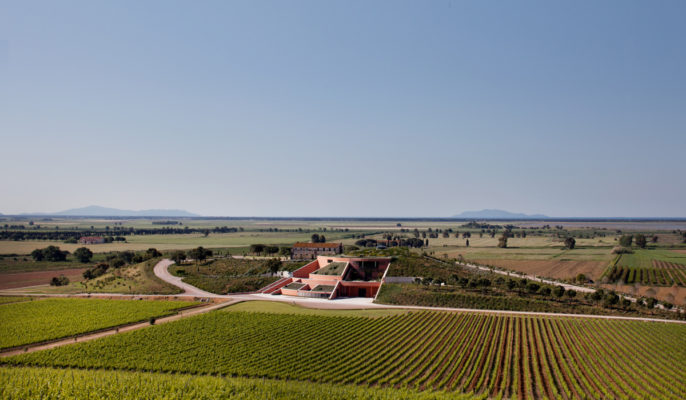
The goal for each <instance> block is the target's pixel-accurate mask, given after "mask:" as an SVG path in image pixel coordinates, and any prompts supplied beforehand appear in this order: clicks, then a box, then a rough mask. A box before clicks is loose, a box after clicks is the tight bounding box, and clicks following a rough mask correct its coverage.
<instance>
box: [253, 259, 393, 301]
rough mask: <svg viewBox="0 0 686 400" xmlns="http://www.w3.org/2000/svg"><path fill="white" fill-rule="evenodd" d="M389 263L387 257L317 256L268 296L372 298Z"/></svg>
mask: <svg viewBox="0 0 686 400" xmlns="http://www.w3.org/2000/svg"><path fill="white" fill-rule="evenodd" d="M390 263H391V259H390V257H333V256H318V257H317V259H316V260H314V261H312V262H311V263H309V264H307V265H305V266H304V267H302V268H300V269H298V270H296V271H294V272H293V277H292V278H288V279H286V280H284V281H283V282H281V284H279V285H278V287H272V288H270V289H271V290H269V293H271V294H282V295H286V296H299V297H318V298H324V299H329V300H332V299H335V298H337V297H375V296H376V294H377V293H378V292H379V288H381V284H382V283H383V279H384V277H385V276H386V271H388V266H389V265H390ZM263 293H265V292H263Z"/></svg>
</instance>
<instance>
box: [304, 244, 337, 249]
mask: <svg viewBox="0 0 686 400" xmlns="http://www.w3.org/2000/svg"><path fill="white" fill-rule="evenodd" d="M339 246H341V244H340V243H296V244H294V245H293V247H294V248H295V247H305V248H311V249H313V248H316V249H335V248H337V247H339Z"/></svg>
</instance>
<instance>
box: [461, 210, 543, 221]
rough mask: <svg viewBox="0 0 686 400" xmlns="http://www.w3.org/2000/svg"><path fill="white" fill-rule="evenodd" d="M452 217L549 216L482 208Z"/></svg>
mask: <svg viewBox="0 0 686 400" xmlns="http://www.w3.org/2000/svg"><path fill="white" fill-rule="evenodd" d="M453 217H454V218H489V219H522V218H550V217H548V216H547V215H543V214H522V213H512V212H509V211H504V210H494V209H484V210H481V211H465V212H463V213H461V214H457V215H454V216H453Z"/></svg>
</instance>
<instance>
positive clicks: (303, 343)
mask: <svg viewBox="0 0 686 400" xmlns="http://www.w3.org/2000/svg"><path fill="white" fill-rule="evenodd" d="M363 332H364V334H361V333H363ZM199 343H202V345H198V344H199ZM284 343H289V344H291V345H289V346H284V345H283V344H284ZM333 343H335V344H336V345H335V346H331V344H333ZM639 343H640V346H641V348H642V349H645V351H640V352H636V351H635V350H636V345H637V344H639ZM360 348H364V349H365V351H364V352H359V351H357V349H360ZM302 360H316V362H302ZM6 362H7V363H8V364H11V365H28V366H46V367H49V366H55V367H72V368H108V369H109V368H112V369H124V370H139V371H143V370H144V371H150V372H182V373H191V374H222V375H237V376H244V377H263V378H268V379H287V380H299V381H305V380H307V381H312V382H318V383H337V384H356V385H365V386H367V385H370V386H373V387H394V388H411V389H416V390H441V391H448V392H457V393H468V394H478V395H480V396H492V397H499V396H503V397H507V398H514V397H517V398H532V397H533V398H543V397H548V398H564V399H571V398H581V397H591V398H623V397H627V398H645V397H650V398H674V399H677V398H683V397H684V396H686V385H685V384H684V382H686V373H685V372H684V371H686V326H683V325H680V324H659V323H642V322H630V321H610V320H601V319H575V318H562V317H560V318H552V317H522V316H498V315H483V314H475V313H447V312H413V313H403V314H398V315H392V316H386V317H380V318H366V317H352V316H347V317H335V316H331V317H330V316H312V315H290V314H273V313H248V312H213V313H209V314H206V315H202V316H197V317H193V318H188V319H185V320H181V321H176V322H173V323H169V324H165V325H160V326H153V327H149V328H146V329H142V330H138V331H134V332H129V333H125V334H120V335H117V336H112V337H107V338H102V339H100V340H97V341H92V342H86V343H81V344H75V345H70V346H65V347H62V348H56V349H52V350H46V351H42V352H36V353H31V354H24V355H20V356H15V357H12V358H9V359H6ZM323 365H325V366H326V368H322V366H323Z"/></svg>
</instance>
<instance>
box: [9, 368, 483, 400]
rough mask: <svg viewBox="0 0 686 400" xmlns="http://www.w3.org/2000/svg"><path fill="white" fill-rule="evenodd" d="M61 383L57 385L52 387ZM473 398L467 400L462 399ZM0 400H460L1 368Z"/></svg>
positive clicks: (261, 382)
mask: <svg viewBox="0 0 686 400" xmlns="http://www.w3.org/2000/svg"><path fill="white" fill-rule="evenodd" d="M56 383H59V384H56ZM462 397H464V398H471V396H466V395H465V396H462ZM0 398H2V399H5V400H43V399H104V400H141V399H166V400H197V399H203V400H211V399H236V398H239V399H244V400H262V399H284V400H302V399H308V400H309V399H312V400H329V399H331V400H334V399H335V400H337V399H350V400H388V399H399V400H443V399H445V400H448V399H450V400H454V399H457V400H459V399H460V397H457V396H455V395H454V394H446V393H427V392H423V393H422V392H413V391H407V390H397V389H393V388H372V389H368V388H364V387H360V386H355V385H333V384H323V383H308V384H302V383H300V382H290V381H281V380H274V379H256V378H230V377H225V378H220V377H214V376H194V375H177V374H163V373H145V372H126V371H97V370H91V371H84V370H78V369H54V368H11V367H10V368H8V367H0Z"/></svg>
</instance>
